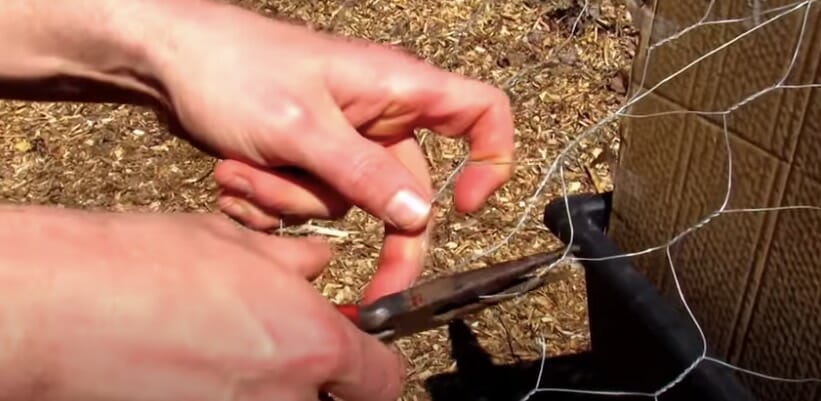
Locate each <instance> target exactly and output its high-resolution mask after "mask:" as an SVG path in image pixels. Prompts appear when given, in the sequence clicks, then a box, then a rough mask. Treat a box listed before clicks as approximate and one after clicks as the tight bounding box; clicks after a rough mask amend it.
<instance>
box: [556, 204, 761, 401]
mask: <svg viewBox="0 0 821 401" xmlns="http://www.w3.org/2000/svg"><path fill="white" fill-rule="evenodd" d="M611 196H612V194H610V193H607V194H604V195H587V194H583V195H573V196H569V197H567V198H564V197H560V198H557V199H555V200H554V201H553V202H551V203H550V204H548V205H547V206H546V207H545V213H544V224H545V225H546V226H547V228H548V229H549V230H550V231H551V232H553V234H554V235H556V236H557V237H559V239H560V240H561V241H563V242H564V243H565V244H567V243H569V242H570V234H571V233H570V228H571V226H572V228H573V241H572V242H573V244H575V245H577V246H579V250H578V252H576V253H575V256H576V257H579V258H582V259H601V258H608V257H613V256H616V255H622V254H624V252H622V251H621V250H620V249H618V247H617V246H616V245H615V244H614V243H613V242H612V241H611V240H610V238H609V237H608V236H607V234H606V233H605V231H606V226H607V221H608V218H609V215H610V207H611V206H610V205H611ZM568 204H569V210H570V218H568V208H567V205H568ZM571 221H572V224H571ZM581 264H582V266H583V267H584V270H585V280H586V286H587V303H588V319H589V324H590V336H591V348H592V354H593V359H594V360H595V361H596V364H597V365H598V369H600V370H601V371H604V372H607V373H606V378H605V379H603V380H604V381H605V382H603V383H600V384H599V385H598V387H601V388H600V389H608V388H609V389H612V390H615V391H630V392H650V393H652V392H654V391H656V390H658V389H659V388H661V387H662V386H665V385H666V384H667V383H670V382H671V381H672V380H673V379H675V378H676V377H678V376H679V375H680V374H681V372H682V371H684V370H685V369H687V368H688V367H689V366H690V365H691V364H692V363H693V361H695V360H696V359H697V358H698V356H699V355H700V354H701V350H702V341H701V337H700V336H699V334H698V331H697V329H696V327H695V325H693V323H692V322H691V320H690V318H689V316H686V315H682V314H681V313H680V312H679V311H678V310H676V309H674V308H673V307H672V306H671V305H670V304H668V303H667V300H666V299H665V298H663V297H662V295H661V294H659V293H658V291H657V289H656V288H655V287H654V286H653V285H652V284H651V283H650V282H649V281H648V280H647V279H646V278H645V277H644V276H643V275H642V274H641V273H639V272H638V271H637V270H636V269H634V268H633V266H632V265H631V264H630V259H629V258H626V257H620V258H615V259H609V260H596V261H581ZM659 400H693V401H696V400H703V401H754V400H755V398H754V397H753V396H752V394H751V393H750V392H749V390H747V389H746V388H745V387H744V386H742V385H741V384H740V383H739V382H738V381H737V379H736V377H735V376H734V374H733V372H732V371H731V370H729V369H727V368H724V367H721V366H718V365H717V364H714V363H711V362H701V363H699V364H698V365H696V367H695V368H694V369H693V370H692V371H691V372H690V373H689V374H688V375H687V376H686V377H685V378H684V380H682V381H681V382H680V383H678V384H677V385H676V386H674V387H673V388H672V389H670V390H669V391H667V392H666V393H665V394H664V395H662V396H660V397H659Z"/></svg>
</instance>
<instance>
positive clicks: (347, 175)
mask: <svg viewBox="0 0 821 401" xmlns="http://www.w3.org/2000/svg"><path fill="white" fill-rule="evenodd" d="M337 113H338V118H333V119H330V121H333V122H334V123H333V124H331V123H326V124H323V125H324V126H321V127H320V128H319V130H320V132H316V133H312V134H311V135H305V138H304V139H305V141H303V142H302V144H301V146H308V147H310V152H304V151H303V152H298V153H299V154H302V155H305V156H303V158H304V159H305V160H300V164H302V165H303V166H305V167H306V168H307V169H308V170H310V171H311V173H313V174H315V175H317V176H318V177H320V178H321V179H322V180H323V181H325V182H327V183H328V184H329V185H330V186H332V187H333V188H334V189H335V190H336V191H337V192H338V193H340V194H341V195H342V196H343V197H345V198H346V199H347V200H348V201H349V202H350V203H352V204H354V205H356V206H358V207H360V208H362V209H364V210H365V211H367V212H369V213H370V214H372V215H374V216H376V217H379V218H380V219H382V220H385V221H386V222H388V223H389V224H390V225H392V226H394V227H396V228H398V229H401V230H403V231H418V230H423V229H424V228H425V227H426V225H427V222H428V218H429V216H430V210H431V199H430V195H429V191H426V190H425V188H424V187H423V186H422V185H420V183H419V181H418V180H417V179H416V177H415V176H414V174H412V173H411V172H410V171H409V170H408V169H407V168H406V167H405V165H404V164H403V163H402V162H401V161H400V160H399V159H397V158H396V157H395V156H394V155H393V154H391V152H389V151H388V149H386V148H385V147H383V146H382V145H381V144H378V143H376V142H373V141H371V140H369V139H367V138H365V137H363V136H361V135H360V134H359V133H358V132H357V131H356V130H355V129H353V128H352V127H351V126H350V124H349V123H348V122H347V120H345V119H344V117H342V116H341V113H339V112H338V110H337V111H336V113H334V114H337ZM326 121H328V120H326ZM399 139H405V138H399Z"/></svg>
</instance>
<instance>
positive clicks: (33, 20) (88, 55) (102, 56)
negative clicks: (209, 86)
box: [0, 0, 196, 100]
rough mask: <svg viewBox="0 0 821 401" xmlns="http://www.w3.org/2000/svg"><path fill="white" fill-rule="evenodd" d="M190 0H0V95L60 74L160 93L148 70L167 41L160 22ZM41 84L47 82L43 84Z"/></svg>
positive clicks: (169, 22) (18, 93)
mask: <svg viewBox="0 0 821 401" xmlns="http://www.w3.org/2000/svg"><path fill="white" fill-rule="evenodd" d="M193 1H196V0H143V1H135V0H75V1H54V0H5V1H2V2H0V54H2V55H3V57H0V97H6V98H20V97H28V96H27V94H26V93H22V92H25V91H27V90H33V91H40V90H45V91H46V92H49V91H53V90H55V88H54V86H55V85H54V83H55V82H58V81H63V82H86V83H90V84H94V85H95V86H105V87H111V88H117V89H121V90H127V91H134V92H137V93H139V94H141V95H148V96H150V97H152V98H154V99H155V100H161V98H162V97H163V94H162V87H161V86H162V85H161V83H160V82H159V80H158V79H157V77H156V75H157V74H156V73H155V72H156V71H157V69H158V68H159V66H158V65H157V64H158V63H159V62H160V57H158V54H159V52H160V50H159V48H161V47H162V46H165V45H167V43H168V41H167V35H168V27H170V26H173V20H174V18H175V17H178V15H177V16H175V15H174V13H175V12H176V10H175V8H176V9H178V10H181V9H182V8H183V7H184V6H187V5H189V4H192V2H193ZM183 3H184V4H183ZM46 85H50V86H51V87H48V88H43V86H46ZM69 89H72V88H69ZM34 97H37V96H34Z"/></svg>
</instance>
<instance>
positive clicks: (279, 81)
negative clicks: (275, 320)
mask: <svg viewBox="0 0 821 401" xmlns="http://www.w3.org/2000/svg"><path fill="white" fill-rule="evenodd" d="M182 3H187V6H186V7H180V4H182ZM161 4H168V6H167V7H164V8H163V9H164V10H165V11H164V12H165V13H169V14H172V13H174V12H178V15H176V16H175V18H173V19H172V20H173V23H171V24H169V25H168V26H167V36H166V37H165V38H163V40H159V41H157V42H156V43H158V45H157V46H156V47H154V48H152V49H151V51H153V52H154V57H155V59H154V60H155V62H154V63H153V65H156V66H159V69H158V71H157V74H156V76H157V79H158V80H159V81H160V82H162V84H163V87H164V88H165V91H167V93H168V96H169V99H168V102H169V104H170V105H171V107H172V109H173V111H174V112H175V114H176V116H177V117H178V118H179V120H180V123H181V124H182V126H183V128H184V129H185V130H186V131H187V132H189V133H190V134H189V135H190V136H191V138H192V139H193V140H194V141H195V142H197V143H199V144H201V145H203V146H204V147H206V148H209V149H211V150H213V151H214V152H215V153H217V154H218V155H219V156H221V157H222V158H224V159H226V160H225V161H223V162H222V163H221V164H220V165H219V166H218V167H217V168H216V171H215V177H216V180H217V182H218V183H219V184H220V186H221V187H222V188H223V190H224V192H223V194H222V195H221V197H220V199H219V204H220V206H221V208H222V209H223V210H224V211H225V212H226V213H228V214H230V215H231V216H233V217H235V218H237V219H239V220H240V221H242V222H244V223H246V224H247V225H249V226H251V227H254V228H260V229H265V228H270V227H275V226H277V225H279V224H280V219H282V218H286V217H287V218H289V219H291V220H303V219H306V218H317V217H319V218H335V217H339V216H341V215H343V214H344V213H346V212H347V210H348V209H349V208H350V207H351V205H355V206H358V207H361V208H362V209H364V210H365V211H367V212H369V213H371V214H372V215H374V216H376V217H378V218H380V219H383V220H385V221H386V222H387V224H386V238H385V242H384V244H383V249H382V253H381V256H380V260H379V266H378V272H377V273H376V275H375V276H374V278H373V280H372V282H371V285H370V286H369V288H368V289H367V291H366V293H365V299H364V300H365V301H368V300H372V299H374V298H376V297H378V296H381V295H384V294H386V293H390V292H394V291H398V290H401V289H404V288H405V287H407V286H408V285H409V284H411V282H412V281H414V280H415V279H416V278H417V277H418V275H419V273H420V271H421V268H422V264H423V258H424V255H425V253H426V242H427V240H428V233H427V232H426V227H429V226H430V224H429V223H430V214H431V213H430V205H431V202H432V199H431V198H432V192H433V191H432V188H431V180H430V176H429V172H428V169H427V165H426V161H425V158H424V156H423V154H422V151H421V149H420V147H419V145H418V143H417V142H416V141H415V137H414V135H413V131H414V129H415V128H419V127H425V128H429V129H431V130H433V131H434V132H437V133H439V134H442V135H446V136H449V137H460V136H466V137H467V139H468V142H469V144H470V155H471V157H470V159H471V160H472V161H474V162H475V161H485V162H492V163H475V164H471V165H469V166H467V167H466V168H465V169H464V171H463V172H462V173H461V174H460V176H459V177H458V178H457V180H456V182H455V188H454V192H455V206H456V209H457V210H459V211H462V212H470V211H475V210H476V209H478V208H479V207H480V205H481V204H482V203H483V202H484V201H485V199H486V198H487V197H488V196H489V195H490V194H491V193H492V192H493V191H495V190H496V189H497V188H498V187H499V186H500V185H502V184H503V183H504V182H505V181H506V180H507V179H508V178H509V176H510V174H511V165H510V162H511V160H512V157H513V123H512V116H511V111H510V105H509V102H508V99H507V97H506V96H505V95H504V93H503V92H502V91H501V90H498V89H496V88H494V87H492V86H489V85H486V84H484V83H480V82H478V81H475V80H470V79H467V78H464V77H462V76H459V75H456V74H452V73H449V72H446V71H443V70H440V69H438V68H435V67H434V66H432V65H430V64H427V63H424V62H422V61H420V60H418V59H416V58H413V57H411V56H409V55H407V54H405V53H402V52H400V51H397V50H395V49H391V48H389V47H386V46H380V45H375V44H370V43H367V42H364V41H360V40H346V39H343V38H341V37H335V36H330V35H326V34H320V33H316V32H313V31H310V30H308V29H307V28H303V27H299V26H295V25H290V24H286V23H283V22H277V21H273V20H271V19H268V18H265V17H262V16H260V15H257V14H254V13H251V12H248V11H245V10H241V9H239V8H236V7H234V6H228V5H221V4H217V3H211V2H200V1H198V2H196V3H188V2H187V1H174V2H168V3H165V2H162V3H161ZM158 7H163V6H162V5H159V6H158ZM175 10H176V11H175ZM192 10H196V11H192ZM294 167H295V168H297V169H298V171H300V172H295V170H285V169H283V168H294ZM286 220H287V219H286Z"/></svg>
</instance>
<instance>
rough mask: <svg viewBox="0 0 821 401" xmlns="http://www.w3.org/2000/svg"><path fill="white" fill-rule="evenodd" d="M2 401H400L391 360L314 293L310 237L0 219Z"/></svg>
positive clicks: (186, 218) (87, 220) (140, 220)
mask: <svg viewBox="0 0 821 401" xmlns="http://www.w3.org/2000/svg"><path fill="white" fill-rule="evenodd" d="M0 219H2V221H3V224H2V226H0V255H2V263H0V293H1V294H3V302H2V303H0V372H2V374H0V399H3V400H11V399H14V400H30V399H31V400H33V399H36V400H40V401H62V400H103V399H106V400H120V401H165V400H168V401H189V400H190V401H208V400H215V401H217V400H219V401H226V400H277V401H308V400H312V401H315V400H316V399H317V394H319V392H320V391H329V392H331V393H333V394H335V395H337V396H339V397H340V398H341V399H344V400H350V401H391V400H395V399H397V398H398V396H399V393H400V387H401V378H402V363H401V361H400V359H399V358H398V357H397V356H396V355H395V354H393V353H392V352H391V351H390V350H389V348H388V347H387V346H385V345H384V344H382V343H380V342H379V341H378V340H376V339H374V338H372V337H370V336H368V335H366V334H364V333H363V332H360V331H359V330H358V329H356V328H355V327H354V325H352V324H351V323H350V322H348V321H347V320H346V319H345V318H344V317H343V315H342V314H340V313H339V312H338V311H337V310H336V309H335V308H334V307H333V306H332V305H331V303H329V302H328V301H327V300H326V299H324V298H323V297H322V296H321V295H320V294H319V293H318V292H317V291H316V290H315V289H314V288H313V287H312V286H311V284H310V282H309V279H311V278H313V277H315V276H316V275H317V274H319V272H320V271H321V270H322V268H323V266H324V265H325V264H326V262H327V261H328V259H329V257H330V251H329V248H328V247H327V245H325V244H324V243H322V242H321V241H319V240H316V241H314V240H307V239H288V238H282V237H274V236H268V235H265V234H261V233H258V232H254V231H250V230H248V229H244V228H241V227H239V226H238V225H237V224H235V223H233V222H231V221H230V220H229V219H227V218H225V217H219V216H216V215H159V214H156V215H155V214H109V213H90V212H83V211H72V210H59V209H56V208H55V209H51V208H43V207H25V208H15V209H10V208H8V207H4V208H0Z"/></svg>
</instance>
